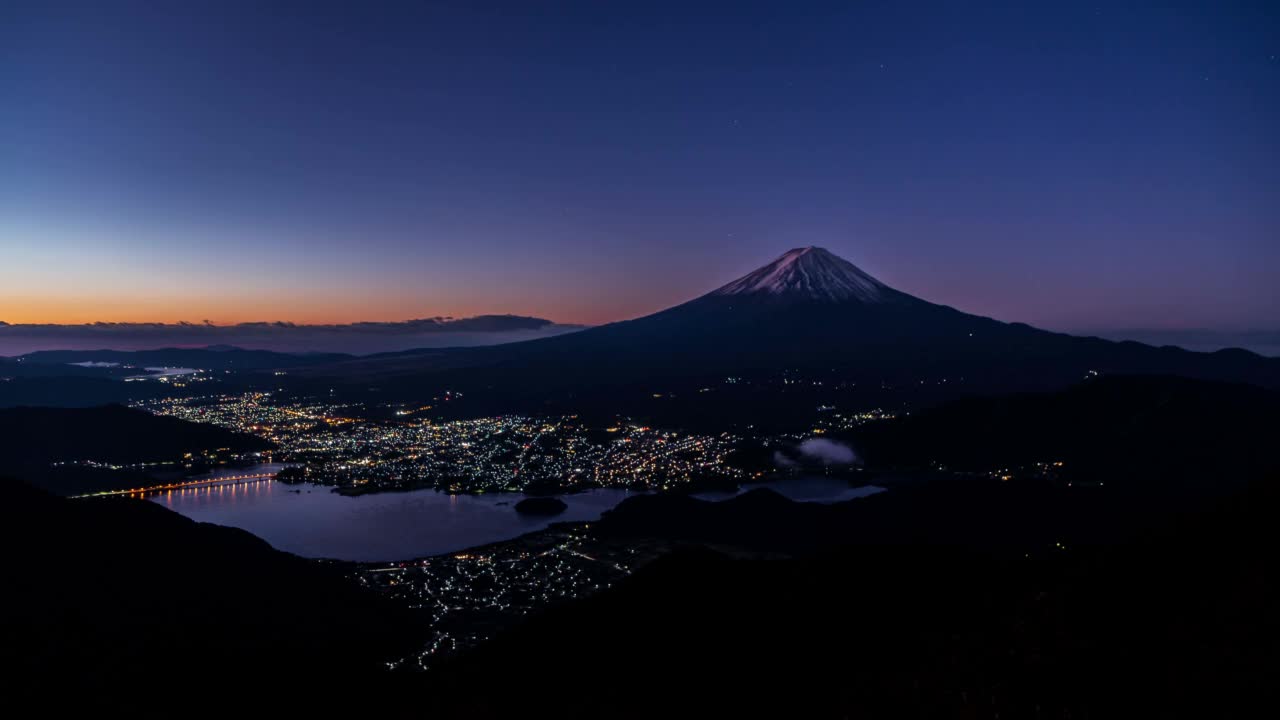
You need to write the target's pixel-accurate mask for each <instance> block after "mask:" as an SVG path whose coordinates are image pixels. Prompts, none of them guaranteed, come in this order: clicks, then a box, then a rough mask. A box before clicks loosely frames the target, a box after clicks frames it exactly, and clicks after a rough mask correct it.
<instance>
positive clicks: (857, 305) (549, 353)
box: [310, 248, 1280, 401]
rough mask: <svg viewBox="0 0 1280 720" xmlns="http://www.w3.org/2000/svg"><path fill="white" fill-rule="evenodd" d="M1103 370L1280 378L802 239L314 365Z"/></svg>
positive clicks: (496, 384)
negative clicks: (632, 311)
mask: <svg viewBox="0 0 1280 720" xmlns="http://www.w3.org/2000/svg"><path fill="white" fill-rule="evenodd" d="M1090 371H1094V372H1097V373H1124V374H1135V373H1144V374H1148V373H1149V374H1169V375H1183V376H1189V377H1198V378H1203V379H1212V380H1228V381H1240V382H1249V383H1255V384H1260V385H1264V386H1269V387H1280V360H1278V359H1270V358H1263V357H1261V356H1258V355H1254V354H1253V353H1249V352H1245V351H1242V350H1233V351H1220V352H1217V353H1208V354H1206V353H1192V352H1188V351H1185V350H1180V349H1177V348H1155V347H1150V346H1146V345H1141V344H1139V343H1132V342H1121V343H1117V342H1111V341H1107V340H1102V339H1099V338H1082V337H1073V336H1070V335H1065V334H1061V333H1053V332H1048V331H1044V330H1039V329H1036V328H1033V327H1030V326H1028V325H1023V324H1019V323H1013V324H1010V323H1004V322H999V321H997V320H992V319H990V318H985V317H979V316H976V315H970V314H967V313H963V312H960V311H958V310H955V309H953V308H950V307H946V306H943V305H936V304H933V303H930V302H927V301H924V300H921V299H919V298H916V297H913V296H911V295H908V294H906V293H903V292H900V291H898V290H894V289H893V288H890V287H888V286H886V285H884V284H883V283H881V282H879V281H878V280H876V279H875V278H872V277H871V276H870V275H867V274H866V273H864V272H863V271H861V270H859V269H858V268H857V267H855V266H854V265H852V264H851V263H848V262H846V261H844V260H842V259H840V258H838V257H836V256H835V255H832V254H831V253H829V252H827V251H826V250H823V249H821V248H797V249H795V250H791V251H789V252H787V253H785V254H784V255H782V256H781V257H779V258H778V259H777V260H775V261H773V262H772V263H770V264H768V265H766V266H764V267H762V268H760V269H759V270H757V271H755V272H753V273H750V274H748V275H746V276H744V277H742V278H740V279H738V280H735V281H733V282H731V283H729V284H727V285H725V286H723V287H721V288H719V289H717V290H714V291H712V292H710V293H708V294H706V295H703V296H702V297H699V298H696V299H694V300H691V301H689V302H686V303H684V304H682V305H678V306H676V307H673V308H669V309H667V310H663V311H661V312H658V313H655V314H653V315H648V316H645V317H642V318H638V319H635V320H628V321H624V322H617V323H612V324H609V325H604V326H601V327H596V328H591V329H587V330H583V331H581V332H578V333H574V334H571V335H564V336H559V337H554V338H547V339H541V340H534V341H530V342H523V343H514V344H509V345H498V346H491V347H486V348H468V349H453V350H444V351H429V352H421V353H406V354H402V355H399V356H395V357H382V358H376V359H369V360H364V361H354V362H348V363H337V364H334V365H330V366H326V367H321V368H315V369H313V370H312V371H311V372H310V374H311V376H312V377H315V378H325V379H326V380H341V379H343V378H345V379H347V380H349V381H352V382H357V383H361V384H366V385H367V384H373V383H376V384H377V385H378V386H379V387H380V388H383V389H384V390H389V389H394V390H395V391H397V392H400V393H408V394H413V393H414V392H415V391H420V392H437V391H439V390H443V389H454V390H470V391H478V392H484V393H487V394H489V395H490V396H492V397H498V396H509V397H525V398H528V399H530V400H534V399H537V400H538V401H542V400H544V399H547V398H552V397H556V396H559V397H561V398H563V397H565V396H567V395H573V396H575V397H577V398H578V399H581V398H582V397H584V396H585V395H599V394H602V393H603V394H606V395H612V396H616V395H617V394H618V393H619V392H620V391H622V392H631V391H635V392H637V393H641V394H643V393H645V392H649V391H659V390H661V391H678V390H692V389H697V388H699V387H704V386H707V385H708V384H714V383H720V382H723V381H724V380H725V378H726V377H728V376H746V377H749V378H777V377H779V376H780V375H781V374H782V373H783V372H789V373H792V374H800V375H802V376H807V377H809V378H811V379H825V380H828V381H834V382H842V383H846V384H849V383H853V384H861V385H862V386H863V387H888V386H894V387H898V388H902V387H905V386H921V385H927V386H934V385H943V384H945V385H946V386H947V387H948V389H950V388H955V390H954V392H989V391H1008V390H1022V389H1042V388H1053V387H1060V386H1063V385H1066V384H1070V383H1073V382H1076V381H1078V380H1079V379H1081V378H1082V377H1084V376H1086V375H1087V374H1089V373H1090Z"/></svg>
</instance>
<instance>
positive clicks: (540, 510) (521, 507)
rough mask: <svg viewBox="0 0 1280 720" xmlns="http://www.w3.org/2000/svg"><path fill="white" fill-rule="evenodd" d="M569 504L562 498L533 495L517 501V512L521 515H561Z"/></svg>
mask: <svg viewBox="0 0 1280 720" xmlns="http://www.w3.org/2000/svg"><path fill="white" fill-rule="evenodd" d="M568 509H569V506H568V505H566V504H565V503H564V501H563V500H561V499H560V498H554V497H532V498H525V499H524V500H521V501H520V502H518V503H516V512H518V513H520V514H521V515H559V514H560V513H562V512H564V511H565V510H568Z"/></svg>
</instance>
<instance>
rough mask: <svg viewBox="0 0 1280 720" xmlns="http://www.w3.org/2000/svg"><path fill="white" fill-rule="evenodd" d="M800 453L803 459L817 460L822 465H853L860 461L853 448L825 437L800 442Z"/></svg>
mask: <svg viewBox="0 0 1280 720" xmlns="http://www.w3.org/2000/svg"><path fill="white" fill-rule="evenodd" d="M800 454H801V455H802V456H804V458H805V459H808V460H817V461H819V462H821V463H822V464H824V465H853V464H860V463H861V462H862V461H861V460H859V459H858V453H856V452H854V451H853V448H851V447H849V446H848V445H845V444H844V443H840V442H836V441H835V440H827V439H826V438H809V439H808V440H805V441H804V442H802V443H800Z"/></svg>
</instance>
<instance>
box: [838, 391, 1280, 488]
mask: <svg viewBox="0 0 1280 720" xmlns="http://www.w3.org/2000/svg"><path fill="white" fill-rule="evenodd" d="M1278 436H1280V393H1276V392H1274V391H1268V390H1262V389H1259V388H1256V387H1251V386H1247V385H1231V384H1225V383H1213V382H1206V381H1196V380H1189V379H1184V378H1175V377H1144V376H1120V377H1100V378H1094V379H1092V380H1089V381H1087V382H1084V383H1082V384H1079V385H1077V386H1075V387H1072V388H1069V389H1067V390H1064V391H1061V392H1056V393H1035V394H1024V395H1012V396H1000V397H990V398H974V399H968V400H963V401H958V402H954V403H951V404H947V405H943V406H940V407H937V408H931V409H928V410H925V411H922V412H919V413H916V414H914V415H911V416H908V417H905V418H901V419H898V420H894V421H890V422H886V423H881V424H873V425H868V426H866V427H864V428H863V429H861V430H860V431H859V432H858V433H857V434H856V435H854V440H855V441H856V444H857V445H858V446H859V449H860V450H861V451H862V454H863V456H864V458H865V459H866V461H867V462H868V463H871V464H873V465H879V466H912V465H915V466H922V465H927V464H929V463H940V464H942V465H945V466H947V467H950V468H955V469H963V470H979V471H988V470H993V469H997V468H1002V467H1003V468H1016V467H1018V466H1023V465H1028V464H1031V463H1037V462H1057V461H1061V462H1063V463H1064V464H1063V467H1062V468H1061V470H1060V471H1059V472H1060V473H1062V474H1063V476H1064V477H1065V478H1068V479H1070V478H1078V479H1081V480H1092V481H1108V480H1110V481H1114V482H1116V483H1129V484H1132V483H1135V482H1138V481H1140V480H1142V479H1144V478H1146V479H1158V480H1159V481H1160V482H1163V483H1166V484H1168V483H1173V482H1176V483H1179V484H1181V483H1185V482H1192V483H1194V482H1196V481H1197V479H1201V480H1203V479H1204V478H1205V474H1206V473H1209V472H1213V473H1215V478H1214V480H1213V482H1231V481H1232V480H1233V478H1236V476H1237V473H1238V472H1240V471H1244V470H1247V469H1249V468H1253V469H1257V468H1259V467H1262V466H1266V465H1268V464H1269V465H1271V466H1274V465H1276V464H1277V463H1280V459H1278V458H1276V457H1275V455H1274V453H1273V451H1272V449H1271V445H1272V443H1273V442H1274V439H1275V438H1276V437H1278Z"/></svg>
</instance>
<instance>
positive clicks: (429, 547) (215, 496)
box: [150, 466, 880, 561]
mask: <svg viewBox="0 0 1280 720" xmlns="http://www.w3.org/2000/svg"><path fill="white" fill-rule="evenodd" d="M264 467H267V466H264ZM270 467H272V469H278V468H279V466H270ZM228 472H236V473H239V474H241V475H243V474H247V473H248V472H251V471H246V470H237V471H228ZM767 486H771V487H772V488H773V489H775V490H778V491H780V492H782V493H783V494H784V495H787V496H789V497H792V499H794V500H800V501H811V502H812V501H816V502H839V501H842V500H848V499H852V498H854V497H862V496H864V495H868V494H871V493H873V492H877V491H879V490H880V488H874V489H871V488H869V487H863V488H851V487H849V486H848V484H847V483H845V482H844V481H842V480H834V479H831V478H797V479H791V480H784V481H780V482H778V483H769V484H768V485H767ZM752 487H757V486H752ZM636 494H637V493H635V492H630V491H627V490H589V491H587V492H582V493H575V494H572V495H564V496H561V499H562V500H564V502H565V503H566V504H567V505H568V506H569V508H568V510H566V511H565V512H564V513H562V514H560V515H557V516H555V517H552V518H545V517H530V516H526V515H521V514H519V513H517V512H516V511H515V504H516V503H517V502H519V501H520V500H521V499H523V498H524V496H523V495H520V494H515V493H510V494H508V493H501V494H490V495H449V494H446V493H441V492H437V491H435V490H416V491H412V492H404V493H379V494H373V495H361V496H358V497H346V496H343V495H339V494H337V493H334V492H331V489H330V488H328V487H325V486H320V485H309V484H302V485H287V484H284V483H279V482H276V481H275V480H272V479H260V480H248V481H244V482H238V483H235V484H225V485H214V486H205V487H193V488H186V489H181V490H173V491H169V492H164V493H160V494H158V495H155V496H152V497H151V498H150V500H151V501H152V502H156V503H159V504H160V505H163V506H165V507H167V508H169V509H171V510H174V511H175V512H178V513H181V514H183V515H185V516H187V517H189V518H191V519H193V520H198V521H200V522H209V523H215V524H218V525H227V526H231V527H237V528H241V529H243V530H247V531H249V532H251V533H253V534H254V535H257V536H258V537H260V538H262V539H264V540H266V541H267V542H269V543H271V545H272V546H273V547H275V548H277V549H280V550H285V551H288V552H291V553H295V554H298V555H302V556H304V557H314V558H332V559H337V560H356V561H385V560H407V559H410V558H416V557H422V556H426V555H438V554H442V553H449V552H456V551H458V550H462V549H465V548H469V547H475V546H477V545H485V544H487V543H492V542H498V541H501V540H509V539H511V538H514V537H518V536H520V535H523V534H525V533H529V532H533V531H535V530H541V529H542V528H545V527H546V526H548V525H550V524H551V523H553V522H577V521H591V520H596V519H598V518H599V517H600V515H601V514H602V513H604V512H605V511H606V510H608V509H610V508H612V507H613V506H615V505H617V504H618V503H620V502H622V501H623V500H625V499H627V498H628V497H631V496H633V495H636ZM734 494H735V493H705V494H703V495H700V496H699V497H702V498H704V499H707V500H722V499H725V498H727V497H732V496H733V495H734Z"/></svg>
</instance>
